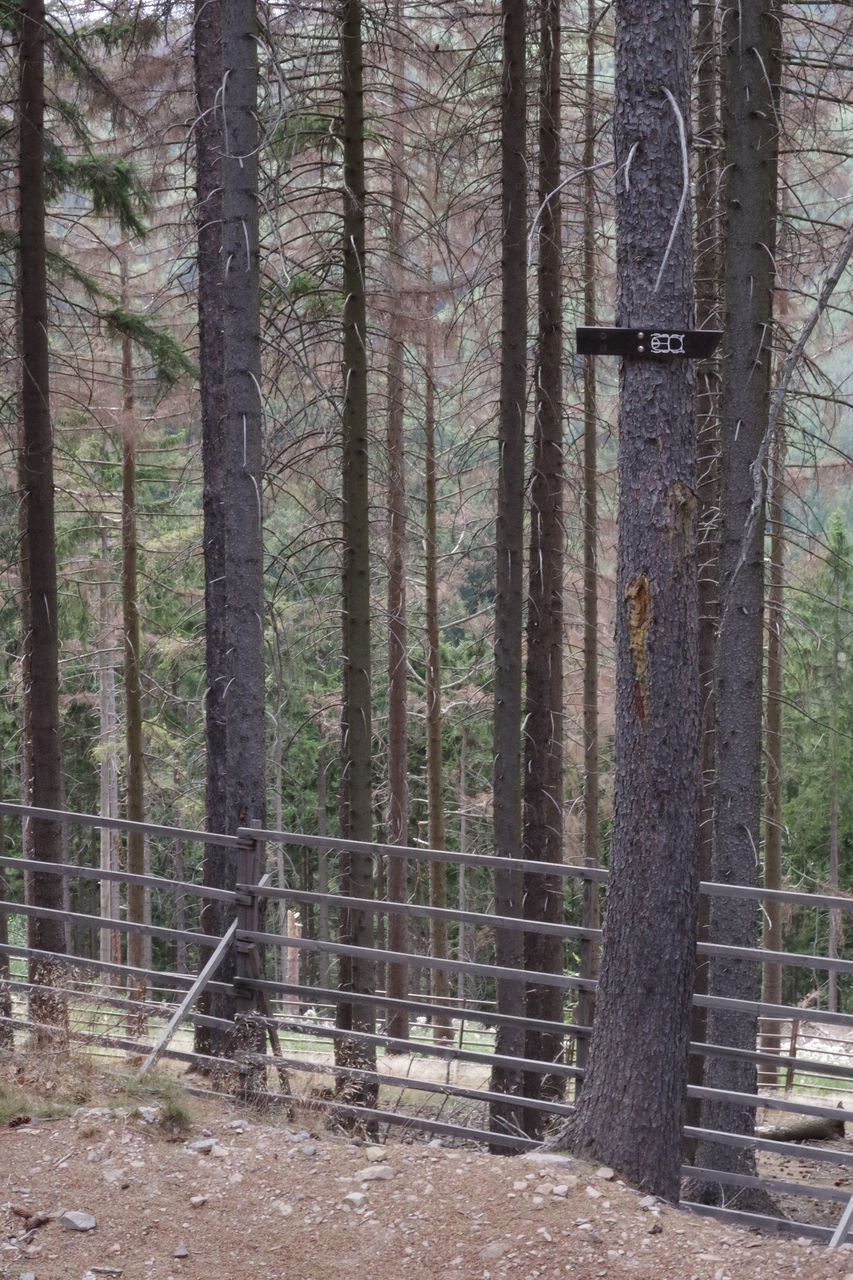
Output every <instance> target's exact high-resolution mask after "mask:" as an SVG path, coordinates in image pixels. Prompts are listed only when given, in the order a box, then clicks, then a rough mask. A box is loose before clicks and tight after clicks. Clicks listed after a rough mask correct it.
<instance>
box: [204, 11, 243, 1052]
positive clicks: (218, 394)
mask: <svg viewBox="0 0 853 1280" xmlns="http://www.w3.org/2000/svg"><path fill="white" fill-rule="evenodd" d="M220 8H221V6H220V2H219V0H196V3H195V21H194V31H195V41H194V46H193V53H194V69H195V108H196V119H195V127H194V131H193V136H194V138H195V164H196V211H195V216H196V227H197V236H198V245H197V254H198V326H199V367H200V382H199V390H200V399H201V428H202V470H203V477H204V480H203V483H204V494H203V510H204V535H203V548H204V620H205V621H204V625H205V670H206V673H207V680H206V688H205V695H204V712H205V717H204V728H205V746H206V766H207V777H206V789H205V796H206V799H205V807H206V812H207V829H208V831H225V828H226V807H225V806H226V795H227V777H228V768H227V761H226V748H225V690H226V688H227V685H228V672H229V670H230V663H229V661H228V656H227V643H226V638H225V509H224V504H225V491H224V484H225V434H224V431H225V422H224V416H225V402H224V386H223V373H224V354H223V345H222V344H223V333H222V330H223V273H222V265H221V258H222V147H223V142H222V114H221V106H220V105H218V100H217V94H218V93H219V92H220V90H221V88H222V32H221V26H220ZM202 878H203V881H204V883H205V884H208V885H212V886H220V887H222V888H230V887H231V886H232V885H234V884H235V883H236V881H237V857H236V851H235V850H233V849H228V848H222V847H218V846H216V845H205V847H204V859H203V863H202ZM232 915H233V912H232V910H231V909H230V908H229V907H228V905H227V904H226V903H222V902H212V901H208V902H203V903H202V909H201V929H202V932H204V933H209V934H212V935H216V934H219V935H220V936H221V935H222V934H223V933H225V931H226V929H227V928H228V926H229V924H230V922H231V918H232ZM209 954H210V953H209V952H208V951H202V952H201V954H200V956H199V963H200V964H202V965H203V964H205V963H206V961H207V959H208V957H209ZM233 974H234V960H233V956H229V957H226V959H225V961H224V963H223V966H222V968H221V969H220V973H219V976H220V978H221V979H222V981H223V982H228V981H230V979H231V977H232V976H233ZM199 1008H200V1010H201V1011H202V1012H203V1013H209V1014H212V1015H214V1016H215V1017H219V1018H226V1019H230V1018H232V1017H233V1015H234V1002H233V1000H232V999H231V997H230V995H228V994H226V993H224V992H215V993H214V992H210V991H206V992H204V994H203V995H202V997H201V999H200V1000H199ZM223 1047H224V1046H223V1036H222V1033H221V1032H220V1031H219V1030H218V1029H215V1028H210V1027H196V1029H195V1048H196V1050H197V1052H199V1053H207V1054H215V1053H220V1052H222V1050H223Z"/></svg>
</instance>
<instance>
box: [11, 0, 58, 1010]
mask: <svg viewBox="0 0 853 1280" xmlns="http://www.w3.org/2000/svg"><path fill="white" fill-rule="evenodd" d="M20 15H21V44H20V169H19V175H20V184H19V193H20V194H19V210H18V215H19V224H18V233H19V238H20V263H21V272H20V289H21V294H20V306H21V312H20V315H21V326H20V333H21V362H22V377H21V416H22V423H23V456H22V470H23V481H24V494H23V501H24V506H25V511H26V544H27V547H26V554H27V560H28V565H29V623H30V628H29V673H28V674H29V712H30V743H31V749H32V756H31V764H32V785H31V790H30V796H31V802H32V804H34V805H37V806H40V807H44V808H47V809H60V808H61V807H62V748H61V740H60V723H59V638H58V626H57V622H58V619H57V592H56V546H55V539H54V494H53V433H52V428H51V420H50V377H49V362H48V347H47V333H48V329H47V270H46V261H45V226H44V223H45V213H44V22H45V14H44V0H22V3H21V6H20ZM32 827H33V845H32V852H33V854H34V856H35V857H36V858H39V859H43V860H44V861H47V862H62V860H63V842H62V835H61V830H60V827H59V824H58V823H55V822H45V821H44V820H39V821H33V823H32ZM29 889H30V900H31V901H32V902H33V903H34V904H35V905H36V906H40V907H46V908H51V909H55V910H61V909H62V906H63V883H62V877H60V876H56V875H46V874H44V873H43V872H34V873H33V874H32V876H31V877H29ZM27 941H28V944H29V946H30V947H33V948H35V949H36V950H43V951H54V952H58V953H63V952H64V951H65V949H66V948H65V930H64V928H63V926H62V923H61V922H60V921H58V920H51V919H42V918H40V917H38V916H31V917H29V918H28V922H27ZM56 970H57V962H56V961H54V960H51V959H44V960H40V959H33V960H31V961H30V965H29V977H30V982H31V983H32V984H33V985H34V987H38V986H42V987H43V988H44V989H43V990H41V991H39V990H35V991H34V992H33V994H32V995H31V996H30V1008H29V1017H30V1020H31V1021H32V1022H34V1023H37V1024H53V1025H55V1027H56V1028H57V1031H58V1032H59V1033H60V1034H64V1032H65V1030H67V1008H66V1005H65V1001H64V1000H63V999H62V998H61V997H60V996H58V995H54V994H53V993H52V992H51V991H50V990H49V988H50V987H51V986H52V985H53V983H54V980H55V978H56Z"/></svg>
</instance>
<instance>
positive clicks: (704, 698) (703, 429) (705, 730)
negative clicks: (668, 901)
mask: <svg viewBox="0 0 853 1280" xmlns="http://www.w3.org/2000/svg"><path fill="white" fill-rule="evenodd" d="M716 9H717V6H716V5H715V3H714V0H702V3H700V4H699V5H698V6H697V25H696V39H695V55H694V63H695V65H696V67H697V80H698V91H697V111H696V132H697V135H698V136H699V137H700V138H702V139H703V141H704V143H706V144H707V145H703V146H701V147H700V148H698V151H697V160H696V324H697V326H698V327H699V328H702V327H708V328H712V329H719V328H720V320H721V317H720V269H721V260H720V220H719V182H720V161H719V147H720V128H719V80H720V75H719V70H720V68H719V56H718V52H717V51H718V45H719V31H718V29H717V21H716ZM696 376H697V387H696V412H697V416H698V424H699V457H698V466H697V472H698V475H697V480H698V488H697V492H698V497H699V510H698V540H699V679H700V682H701V688H700V706H701V714H702V748H701V750H702V804H701V809H700V815H699V851H698V856H699V878H700V880H707V879H708V878H709V877H710V874H711V850H712V848H713V842H714V741H715V723H714V718H715V701H714V668H715V660H716V650H717V621H718V616H719V599H718V596H719V582H718V563H717V562H718V553H719V527H718V516H719V505H720V362H719V359H718V358H714V359H711V360H703V361H700V363H699V365H698V367H697V375H696ZM709 914H710V899H709V898H708V897H706V896H703V897H701V898H700V899H699V922H698V927H697V931H696V932H697V938H698V940H699V941H700V942H704V941H707V938H708V918H709ZM694 986H695V990H696V991H697V992H701V993H702V994H705V993H706V992H707V990H708V960H707V957H704V956H699V957H697V960H696V978H695V983H694ZM691 1017H692V1026H691V1039H693V1040H695V1041H697V1042H701V1041H703V1040H704V1039H705V1022H706V1011H705V1009H704V1008H700V1007H699V1006H696V1007H694V1009H693V1013H692V1015H691ZM704 1068H705V1063H704V1059H703V1058H702V1057H700V1056H698V1055H696V1056H693V1057H691V1059H690V1064H689V1071H688V1080H689V1083H690V1084H695V1085H700V1084H701V1083H702V1077H703V1072H704ZM699 1110H700V1108H699V1100H698V1099H697V1098H690V1099H689V1100H688V1103H687V1116H686V1118H687V1121H688V1123H689V1124H691V1125H697V1124H698V1123H699Z"/></svg>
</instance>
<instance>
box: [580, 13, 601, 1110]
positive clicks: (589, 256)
mask: <svg viewBox="0 0 853 1280" xmlns="http://www.w3.org/2000/svg"><path fill="white" fill-rule="evenodd" d="M595 130H596V115H595V0H587V44H586V77H585V83H584V147H583V163H584V169H585V170H586V173H585V175H584V206H583V296H584V324H588V325H592V324H595V209H596V197H595V175H594V174H593V172H592V166H593V163H594V162H595ZM597 417H598V408H597V403H596V387H595V359H594V357H592V356H589V357H588V358H587V359H586V360H585V361H584V370H583V758H584V770H583V860H584V865H585V866H587V867H597V866H598V861H599V859H598V465H597V450H596V426H597ZM581 911H582V916H581V920H582V924H583V927H584V928H585V929H598V928H600V926H601V909H600V905H599V889H598V884H597V883H596V882H595V881H593V880H585V881H584V886H583V903H582V908H581ZM598 969H599V944H598V942H596V941H594V940H593V939H592V938H584V939H583V940H582V941H581V954H580V975H581V977H582V978H597V977H598ZM594 1016H595V993H594V992H592V991H580V992H579V993H578V1008H577V1021H578V1023H579V1025H580V1026H584V1027H591V1026H592V1022H593V1018H594ZM575 1061H576V1063H577V1065H578V1067H581V1068H583V1069H584V1070H585V1069H586V1065H587V1062H588V1061H589V1036H579V1037H578V1040H577V1052H576V1057H575ZM580 1087H581V1081H580V1080H578V1081H577V1083H576V1085H575V1093H576V1094H577V1093H578V1091H579V1089H580Z"/></svg>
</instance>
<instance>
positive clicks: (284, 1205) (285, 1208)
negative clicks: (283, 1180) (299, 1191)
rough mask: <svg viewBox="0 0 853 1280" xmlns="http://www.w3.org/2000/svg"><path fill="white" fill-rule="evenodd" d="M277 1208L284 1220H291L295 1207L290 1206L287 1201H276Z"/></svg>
mask: <svg viewBox="0 0 853 1280" xmlns="http://www.w3.org/2000/svg"><path fill="white" fill-rule="evenodd" d="M275 1207H276V1209H278V1211H279V1213H280V1214H281V1216H282V1217H283V1218H289V1217H290V1215H291V1214H292V1213H293V1205H292V1204H289V1203H288V1202H287V1200H276V1202H275Z"/></svg>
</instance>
